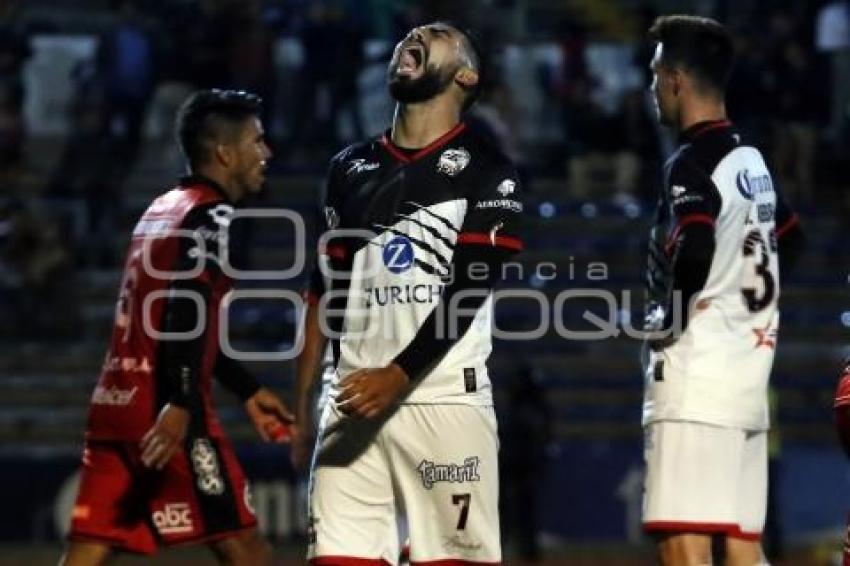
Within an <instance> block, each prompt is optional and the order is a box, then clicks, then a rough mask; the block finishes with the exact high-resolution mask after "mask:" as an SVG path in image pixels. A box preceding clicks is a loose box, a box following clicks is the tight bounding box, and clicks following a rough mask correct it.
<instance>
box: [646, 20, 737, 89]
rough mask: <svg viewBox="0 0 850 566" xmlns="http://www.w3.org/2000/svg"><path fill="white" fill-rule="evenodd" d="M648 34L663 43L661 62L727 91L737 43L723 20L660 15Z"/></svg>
mask: <svg viewBox="0 0 850 566" xmlns="http://www.w3.org/2000/svg"><path fill="white" fill-rule="evenodd" d="M649 37H650V39H652V40H654V41H656V42H658V43H661V44H662V45H663V46H664V51H663V55H662V60H661V64H663V65H665V66H667V67H681V68H683V69H684V70H686V71H688V72H690V73H691V74H692V75H693V76H694V77H695V78H696V79H697V81H698V82H699V83H701V85H702V86H704V87H708V88H709V89H711V90H713V91H715V92H716V93H718V94H723V93H724V92H725V91H726V85H727V83H728V82H729V75H730V74H731V73H732V66H733V64H734V62H735V46H734V44H733V41H732V35H731V34H730V33H729V31H728V30H727V29H726V28H725V27H723V26H722V25H721V24H720V23H718V22H717V21H715V20H712V19H711V18H704V17H700V16H689V15H679V14H677V15H671V16H660V17H658V18H656V20H655V22H654V23H653V24H652V27H651V28H649Z"/></svg>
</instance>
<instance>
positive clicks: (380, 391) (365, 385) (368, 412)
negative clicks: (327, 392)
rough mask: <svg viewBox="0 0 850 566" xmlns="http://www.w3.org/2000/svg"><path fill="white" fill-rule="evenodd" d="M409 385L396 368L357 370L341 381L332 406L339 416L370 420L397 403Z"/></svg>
mask: <svg viewBox="0 0 850 566" xmlns="http://www.w3.org/2000/svg"><path fill="white" fill-rule="evenodd" d="M409 382H410V380H409V379H408V377H407V374H406V373H405V372H404V370H403V369H401V368H400V367H399V366H397V365H396V364H390V365H389V366H387V367H385V368H376V369H361V370H358V371H355V372H354V373H352V374H351V375H348V376H347V377H346V378H345V379H343V380H342V382H341V383H340V387H341V392H340V394H339V395H338V396H337V398H336V404H337V406H338V407H339V409H340V410H341V411H342V412H343V413H346V414H348V415H355V416H358V417H364V418H367V419H372V418H375V417H377V416H378V415H380V414H381V413H383V412H384V411H385V410H386V409H387V408H388V407H390V405H392V404H394V403H395V402H396V401H398V399H399V398H401V396H402V395H403V394H404V393H405V391H407V385H408V383H409Z"/></svg>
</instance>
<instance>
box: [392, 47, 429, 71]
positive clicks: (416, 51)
mask: <svg viewBox="0 0 850 566" xmlns="http://www.w3.org/2000/svg"><path fill="white" fill-rule="evenodd" d="M424 60H425V47H424V46H422V45H419V44H415V43H413V44H410V45H406V46H405V47H403V48H402V51H401V54H400V55H399V59H398V72H399V73H401V74H405V75H410V74H413V73H415V72H416V71H417V70H419V68H420V67H422V62H423V61H424Z"/></svg>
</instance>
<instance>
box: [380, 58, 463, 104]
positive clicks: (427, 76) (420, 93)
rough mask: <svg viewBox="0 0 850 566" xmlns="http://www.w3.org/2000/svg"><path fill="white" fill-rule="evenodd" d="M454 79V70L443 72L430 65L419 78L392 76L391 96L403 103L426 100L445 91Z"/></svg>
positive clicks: (390, 82)
mask: <svg viewBox="0 0 850 566" xmlns="http://www.w3.org/2000/svg"><path fill="white" fill-rule="evenodd" d="M452 80H454V72H451V73H442V74H441V73H440V71H439V70H438V69H437V68H436V67H433V66H429V67H426V68H425V72H424V73H422V76H421V77H419V78H418V79H409V78H407V77H391V78H390V80H389V89H390V96H392V97H393V98H394V99H395V100H396V101H397V102H400V103H402V104H415V103H417V102H425V101H426V100H431V99H432V98H434V97H435V96H437V95H438V94H442V93H443V92H445V90H446V89H447V88H449V85H450V84H451V83H452Z"/></svg>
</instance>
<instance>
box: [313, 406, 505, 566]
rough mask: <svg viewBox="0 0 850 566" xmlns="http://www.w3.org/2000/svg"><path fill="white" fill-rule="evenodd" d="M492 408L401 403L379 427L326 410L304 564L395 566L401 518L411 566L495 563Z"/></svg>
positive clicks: (495, 450)
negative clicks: (404, 524)
mask: <svg viewBox="0 0 850 566" xmlns="http://www.w3.org/2000/svg"><path fill="white" fill-rule="evenodd" d="M497 453H498V439H497V434H496V417H495V414H494V412H493V408H492V407H477V406H470V405H402V406H401V407H399V408H398V410H397V411H396V412H395V413H393V414H392V416H390V417H389V418H388V419H387V420H386V421H385V422H371V421H365V420H362V419H355V418H351V417H347V416H345V415H343V414H342V413H340V411H339V410H338V409H337V408H336V406H335V404H334V403H332V402H331V403H328V405H327V406H326V407H325V410H324V413H323V415H322V422H321V425H320V427H319V440H318V445H317V452H316V457H315V459H314V462H313V471H312V475H311V485H310V517H309V521H310V529H309V533H308V537H309V548H308V558H309V559H310V563H311V564H317V565H323V566H343V565H347V564H358V565H370V564H375V565H384V564H391V565H395V564H397V563H398V557H399V531H398V519H399V518H405V519H406V522H407V526H408V532H409V536H410V561H411V564H414V565H427V564H447V563H446V562H441V561H446V560H451V562H450V563H451V564H499V563H500V561H501V547H500V541H499V504H498V499H499V478H498V464H497V457H498V454H497Z"/></svg>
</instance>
